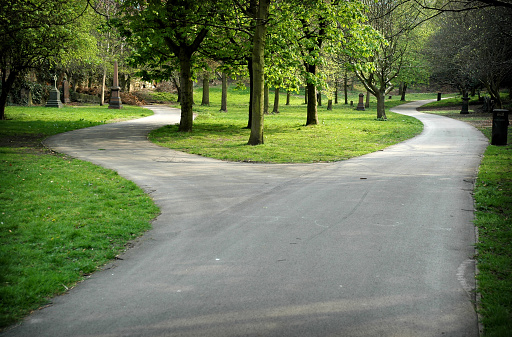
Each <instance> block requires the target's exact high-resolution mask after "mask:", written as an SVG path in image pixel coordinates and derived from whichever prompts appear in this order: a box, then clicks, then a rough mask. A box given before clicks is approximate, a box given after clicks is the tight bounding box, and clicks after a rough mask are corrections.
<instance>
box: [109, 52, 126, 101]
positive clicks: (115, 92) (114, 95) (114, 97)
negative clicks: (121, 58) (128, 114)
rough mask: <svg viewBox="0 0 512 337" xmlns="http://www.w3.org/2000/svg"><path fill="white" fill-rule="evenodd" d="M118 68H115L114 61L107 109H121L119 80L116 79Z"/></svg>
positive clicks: (115, 63)
mask: <svg viewBox="0 0 512 337" xmlns="http://www.w3.org/2000/svg"><path fill="white" fill-rule="evenodd" d="M117 75H118V70H117V61H115V62H114V83H113V86H112V88H110V91H111V94H110V102H109V105H108V108H109V109H121V108H122V107H123V105H122V104H121V97H120V96H119V90H120V89H121V88H120V87H119V81H118V77H117Z"/></svg>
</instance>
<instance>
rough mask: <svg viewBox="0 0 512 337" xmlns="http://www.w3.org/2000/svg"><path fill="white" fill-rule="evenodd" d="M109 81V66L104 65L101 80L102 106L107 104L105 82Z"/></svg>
mask: <svg viewBox="0 0 512 337" xmlns="http://www.w3.org/2000/svg"><path fill="white" fill-rule="evenodd" d="M106 79H107V66H106V65H103V78H102V79H101V99H100V105H101V106H103V105H104V104H105V81H106Z"/></svg>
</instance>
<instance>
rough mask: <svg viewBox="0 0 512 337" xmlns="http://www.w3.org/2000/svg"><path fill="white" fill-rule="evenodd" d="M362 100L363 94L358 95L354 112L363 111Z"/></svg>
mask: <svg viewBox="0 0 512 337" xmlns="http://www.w3.org/2000/svg"><path fill="white" fill-rule="evenodd" d="M363 99H364V94H363V93H361V94H359V103H358V104H357V107H356V110H359V111H365V108H364V102H363Z"/></svg>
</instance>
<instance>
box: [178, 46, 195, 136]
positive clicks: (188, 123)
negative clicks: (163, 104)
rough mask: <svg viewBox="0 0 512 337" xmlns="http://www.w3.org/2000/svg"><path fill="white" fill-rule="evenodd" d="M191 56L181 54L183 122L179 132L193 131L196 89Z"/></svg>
mask: <svg viewBox="0 0 512 337" xmlns="http://www.w3.org/2000/svg"><path fill="white" fill-rule="evenodd" d="M191 65H192V62H191V56H190V55H188V54H187V53H186V52H184V51H182V52H181V53H180V85H181V120H180V126H179V128H178V131H181V132H190V131H192V123H193V121H194V114H193V111H192V104H193V102H194V87H193V85H192V69H191V68H192V67H191Z"/></svg>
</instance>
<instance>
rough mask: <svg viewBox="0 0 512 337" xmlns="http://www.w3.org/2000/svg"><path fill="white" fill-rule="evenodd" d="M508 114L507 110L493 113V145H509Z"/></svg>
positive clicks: (496, 110)
mask: <svg viewBox="0 0 512 337" xmlns="http://www.w3.org/2000/svg"><path fill="white" fill-rule="evenodd" d="M508 113H509V111H508V110H505V109H494V110H493V111H492V138H491V145H507V132H508V130H507V128H508Z"/></svg>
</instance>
